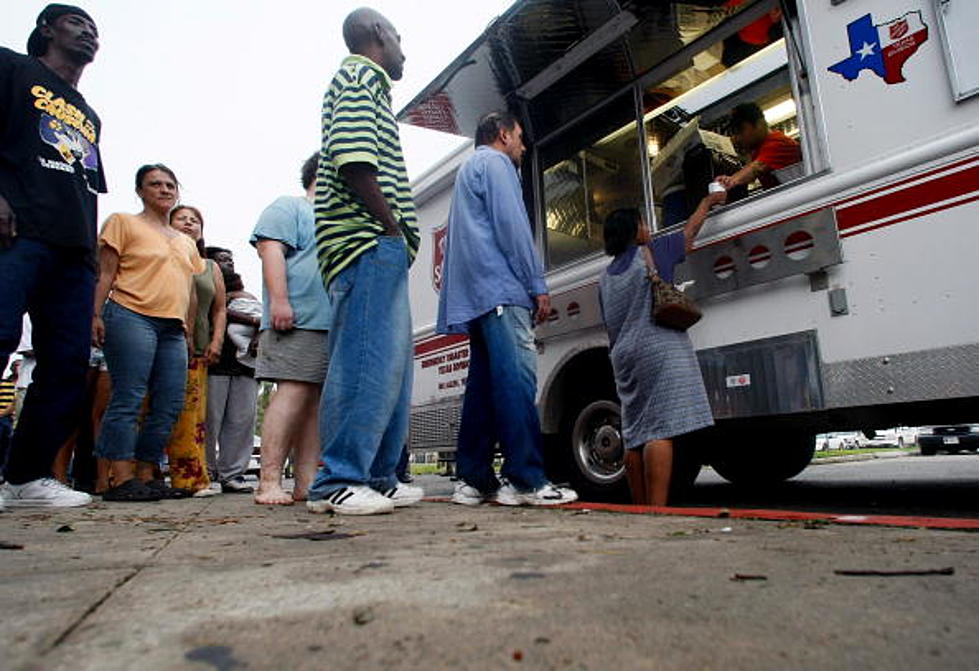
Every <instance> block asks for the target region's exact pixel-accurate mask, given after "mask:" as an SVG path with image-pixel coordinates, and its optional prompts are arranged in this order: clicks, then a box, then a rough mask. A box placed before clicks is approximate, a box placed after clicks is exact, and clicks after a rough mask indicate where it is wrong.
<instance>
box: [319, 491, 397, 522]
mask: <svg viewBox="0 0 979 671" xmlns="http://www.w3.org/2000/svg"><path fill="white" fill-rule="evenodd" d="M306 510H308V511H309V512H311V513H327V512H334V513H338V514H340V515H381V514H384V513H391V512H394V501H392V500H391V499H389V498H388V497H386V496H384V495H383V494H381V493H380V492H376V491H374V490H373V489H371V488H370V487H367V486H364V485H356V486H353V487H341V488H340V489H338V490H336V491H335V492H330V494H329V495H328V496H327V497H326V498H325V499H317V500H315V501H313V500H310V501H306Z"/></svg>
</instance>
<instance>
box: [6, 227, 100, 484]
mask: <svg viewBox="0 0 979 671" xmlns="http://www.w3.org/2000/svg"><path fill="white" fill-rule="evenodd" d="M0 287H3V297H2V298H0V368H5V367H6V365H7V360H8V359H9V358H10V355H11V354H13V353H14V352H15V351H16V350H17V345H18V344H19V342H20V336H21V328H22V325H23V316H24V313H25V312H26V313H28V314H29V315H30V317H31V324H32V330H31V336H32V347H33V348H34V356H35V358H36V359H37V367H36V368H35V369H34V375H33V381H32V383H31V385H30V387H29V388H28V390H27V396H26V397H25V399H24V405H23V408H22V410H21V414H20V416H19V417H18V419H17V427H16V429H14V434H13V437H12V439H11V443H10V451H9V453H8V455H7V465H6V471H5V475H6V478H7V480H8V481H10V482H12V483H13V484H23V483H25V482H30V481H31V480H36V479H38V478H46V477H50V476H51V464H52V463H53V462H54V457H55V455H56V454H57V453H58V450H59V449H60V448H61V446H62V445H63V444H64V442H65V441H66V440H67V439H68V437H69V436H70V435H71V432H72V431H73V430H74V429H75V428H76V427H77V425H78V423H79V421H80V420H81V417H82V410H83V407H84V399H85V374H86V372H87V370H88V355H89V345H90V343H91V339H92V299H93V295H94V292H95V269H94V268H93V267H92V266H91V264H90V263H89V261H88V260H87V259H86V251H85V250H79V249H69V248H62V247H56V246H54V245H49V244H47V243H44V242H40V241H38V240H31V239H29V238H16V239H15V240H14V243H13V245H11V246H10V247H9V248H6V249H0Z"/></svg>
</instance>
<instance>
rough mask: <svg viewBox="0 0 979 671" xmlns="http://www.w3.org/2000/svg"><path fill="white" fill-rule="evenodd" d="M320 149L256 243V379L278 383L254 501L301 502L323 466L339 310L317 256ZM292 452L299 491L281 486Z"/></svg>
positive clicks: (270, 210) (262, 225) (255, 235)
mask: <svg viewBox="0 0 979 671" xmlns="http://www.w3.org/2000/svg"><path fill="white" fill-rule="evenodd" d="M318 163H319V152H317V153H315V154H313V155H312V156H311V157H309V159H308V160H307V161H306V163H305V164H304V165H303V169H302V185H303V188H304V189H306V195H305V196H283V197H281V198H278V199H277V200H276V201H275V202H273V203H272V204H271V205H269V206H268V207H267V208H265V211H264V212H262V215H261V216H260V217H259V219H258V223H257V224H255V229H254V231H253V232H252V237H251V243H252V244H253V245H255V247H256V249H257V250H258V255H259V257H260V258H261V259H262V302H263V310H262V322H261V327H260V328H261V334H260V336H259V340H258V360H257V361H256V363H255V377H256V378H257V379H259V380H263V381H268V382H275V383H276V391H275V394H273V396H272V398H271V399H270V400H269V405H268V408H266V410H265V420H264V422H263V424H262V470H261V474H260V476H259V482H258V491H257V492H256V493H255V502H256V503H263V504H271V505H289V504H291V503H293V501H303V500H305V499H306V494H307V491H308V489H309V486H310V484H311V482H312V479H313V478H314V477H315V476H316V471H317V469H318V467H319V452H320V443H319V431H318V427H317V417H318V409H319V402H320V392H321V390H322V388H323V381H324V380H325V379H326V371H327V366H328V363H329V356H328V354H327V341H328V337H329V330H330V328H331V326H332V324H333V310H332V307H331V305H330V299H329V297H328V296H327V293H326V289H325V288H324V286H323V280H322V278H321V276H320V271H319V263H318V261H317V259H316V219H315V216H314V214H313V204H312V199H313V196H314V194H315V191H316V168H317V165H318ZM290 452H292V454H293V463H294V464H295V475H296V486H295V489H294V490H293V492H292V494H289V493H287V492H285V491H284V490H283V489H282V467H283V463H284V462H285V458H286V456H287V455H288V454H289V453H290Z"/></svg>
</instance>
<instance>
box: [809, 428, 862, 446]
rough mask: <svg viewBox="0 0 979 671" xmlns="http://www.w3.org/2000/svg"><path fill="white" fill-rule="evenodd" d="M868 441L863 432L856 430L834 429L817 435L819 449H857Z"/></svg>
mask: <svg viewBox="0 0 979 671" xmlns="http://www.w3.org/2000/svg"><path fill="white" fill-rule="evenodd" d="M864 442H866V439H865V438H864V437H863V434H862V433H858V432H856V431H834V432H832V433H821V434H819V435H818V436H816V449H817V450H820V451H822V450H855V449H858V448H860V447H862V443H864Z"/></svg>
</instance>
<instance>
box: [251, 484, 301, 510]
mask: <svg viewBox="0 0 979 671" xmlns="http://www.w3.org/2000/svg"><path fill="white" fill-rule="evenodd" d="M255 503H258V504H259V505H266V506H291V505H292V504H293V503H294V501H293V499H292V495H291V494H289V492H287V491H285V490H284V489H282V487H279V486H275V487H262V485H259V486H258V491H256V492H255Z"/></svg>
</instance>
